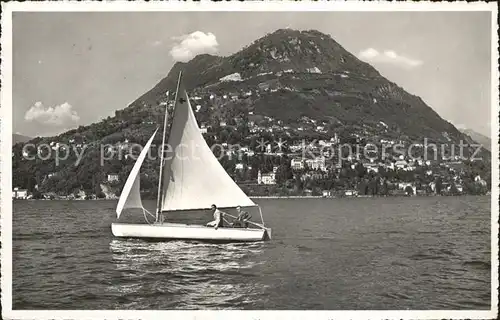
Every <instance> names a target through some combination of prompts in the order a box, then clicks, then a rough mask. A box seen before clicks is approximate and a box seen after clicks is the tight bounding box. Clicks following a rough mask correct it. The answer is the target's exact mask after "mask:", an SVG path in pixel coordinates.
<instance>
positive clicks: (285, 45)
mask: <svg viewBox="0 0 500 320" xmlns="http://www.w3.org/2000/svg"><path fill="white" fill-rule="evenodd" d="M179 71H182V72H183V79H184V81H185V85H186V89H187V90H188V91H189V96H190V98H191V100H192V106H193V108H195V109H196V110H195V111H196V113H195V115H196V118H197V121H198V122H199V123H200V125H201V126H204V125H206V129H207V133H206V134H205V139H206V140H207V142H208V143H209V144H210V145H213V144H215V143H217V144H219V145H222V144H223V143H225V142H227V143H229V144H239V145H241V146H245V147H248V149H250V150H251V151H255V156H248V158H244V159H243V161H245V164H247V165H249V166H250V165H251V167H252V169H251V172H250V174H248V177H247V178H248V179H255V178H256V176H257V170H258V169H262V171H263V172H268V171H269V170H273V166H275V165H278V164H280V163H281V162H280V161H282V160H281V159H274V158H273V159H271V160H269V159H267V158H265V157H264V156H263V154H259V152H260V151H258V150H257V149H258V148H257V147H256V146H257V145H258V141H261V140H267V141H277V140H278V139H285V140H286V142H287V145H288V146H290V145H291V144H292V143H293V144H297V143H299V142H300V141H301V140H302V139H307V140H309V141H311V140H313V139H325V140H326V139H328V140H330V138H332V137H333V136H338V137H339V140H340V142H341V143H351V142H354V143H357V142H360V140H363V141H364V142H374V143H377V144H379V145H380V142H381V141H382V139H386V140H392V141H394V142H395V141H403V142H406V143H412V142H415V143H421V144H422V143H424V138H428V139H429V141H430V142H435V143H439V142H442V143H446V144H450V143H456V144H458V143H459V142H460V140H465V141H472V139H471V138H470V137H468V136H466V135H464V134H463V133H462V132H460V131H459V130H457V129H456V128H455V127H454V126H453V125H452V124H451V123H449V122H447V121H445V120H443V119H442V118H441V117H440V116H439V115H438V114H437V113H436V112H435V111H434V110H433V109H432V108H430V107H429V106H428V105H427V104H426V103H425V102H424V101H423V100H422V99H421V98H419V97H417V96H415V95H412V94H410V93H408V92H406V91H405V90H404V89H403V88H401V87H400V86H398V85H397V84H395V83H393V82H391V81H389V80H388V79H386V78H384V77H383V76H382V75H380V73H379V72H378V71H377V70H376V69H375V68H373V67H372V66H371V65H369V64H368V63H365V62H363V61H361V60H359V59H358V58H356V57H355V56H354V55H352V54H351V53H349V52H348V51H347V50H345V49H344V48H343V47H342V46H341V45H340V44H338V43H337V42H336V41H335V40H334V39H332V38H331V37H330V36H329V35H326V34H323V33H321V32H318V31H315V30H308V31H297V30H290V29H286V30H284V29H280V30H277V31H276V32H273V33H271V34H268V35H266V36H264V37H262V38H260V39H258V40H256V41H254V42H253V43H252V44H250V45H248V46H247V47H245V48H243V49H242V50H240V51H238V52H236V53H234V54H233V55H230V56H227V57H218V56H213V55H207V54H204V55H199V56H197V57H195V58H193V59H192V60H191V61H189V62H187V63H181V62H178V63H176V64H175V65H174V66H173V67H172V69H171V70H170V72H169V74H168V75H167V76H166V77H165V78H164V79H162V80H161V81H160V82H159V83H158V84H156V85H155V86H154V87H153V88H152V89H151V90H149V91H148V92H146V93H144V94H143V95H142V96H140V97H139V98H138V99H137V100H135V101H134V102H133V103H131V104H130V105H129V106H128V107H126V108H124V109H122V110H117V111H116V112H115V116H113V117H108V118H106V119H104V120H103V121H101V122H98V123H94V124H91V125H88V126H80V127H79V128H77V129H73V130H71V131H68V132H65V133H63V134H60V135H58V136H56V137H39V138H35V139H33V140H32V142H33V143H35V144H41V143H43V144H48V145H50V146H51V147H50V148H49V150H48V151H47V152H51V153H55V152H56V150H57V149H58V148H59V146H58V144H59V145H61V144H62V145H69V150H70V151H71V152H70V153H69V155H68V156H67V157H66V158H65V159H63V160H61V161H58V162H57V161H55V160H54V159H53V158H50V157H47V158H49V160H40V159H37V161H26V159H24V156H23V153H25V151H23V150H22V146H21V145H16V146H14V150H13V160H12V161H13V173H14V174H13V184H14V185H15V186H18V187H24V188H28V189H33V186H35V185H38V186H39V189H40V190H41V191H42V192H45V191H55V192H59V193H62V194H68V193H70V192H75V191H77V190H81V189H84V190H87V191H90V192H94V191H95V193H98V192H99V191H98V189H99V185H100V184H99V183H98V182H106V180H107V179H106V177H107V175H108V174H118V175H119V181H120V182H119V184H117V185H112V187H113V188H114V189H115V190H112V191H116V192H117V193H119V191H120V190H121V187H122V186H123V183H124V182H125V180H126V177H127V175H128V173H129V172H130V170H131V168H132V166H133V164H134V161H133V160H132V159H131V158H127V157H124V156H123V153H121V151H122V150H123V148H124V147H126V146H127V145H128V144H130V143H138V144H141V145H144V144H145V143H146V141H147V140H148V139H149V137H150V135H151V134H152V133H153V131H154V130H155V129H156V128H157V127H158V126H161V125H162V123H163V117H164V113H165V108H168V109H169V111H170V112H171V108H169V107H168V106H172V105H173V101H172V100H173V98H174V95H173V94H172V93H173V92H175V90H176V83H177V79H178V75H179ZM160 144H161V135H156V137H155V140H154V142H153V147H152V154H158V153H157V152H158V150H157V149H158V148H157V147H156V146H158V145H160ZM53 150H54V152H53ZM66 150H67V149H66ZM106 150H108V151H109V150H112V151H113V150H114V151H116V152H118V154H119V155H121V157H120V158H116V156H115V157H114V158H112V159H103V152H105V154H104V155H106V154H107V152H108V151H106ZM114 151H113V152H114ZM31 152H36V149H33V150H32V151H31ZM214 152H215V151H214ZM63 154H64V153H63ZM44 157H45V156H44ZM103 160H105V161H103ZM220 161H221V164H222V165H223V166H224V168H226V170H228V172H230V174H232V175H235V174H236V172H235V164H236V159H234V158H233V159H228V157H222V158H221V160H220ZM238 161H239V160H238ZM158 165H159V159H154V160H153V159H149V158H148V159H146V161H145V162H144V165H143V168H142V170H141V175H143V176H142V178H141V188H142V189H143V190H147V192H148V194H150V195H152V197H154V196H155V195H156V186H157V180H158V177H157V176H158V174H157V172H156V169H157V168H158ZM484 167H485V168H487V167H488V166H487V165H485V166H484ZM245 174H246V173H245ZM486 176H487V175H486Z"/></svg>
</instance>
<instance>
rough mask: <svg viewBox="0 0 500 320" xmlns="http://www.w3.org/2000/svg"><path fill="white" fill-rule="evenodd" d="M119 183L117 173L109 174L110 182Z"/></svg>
mask: <svg viewBox="0 0 500 320" xmlns="http://www.w3.org/2000/svg"><path fill="white" fill-rule="evenodd" d="M118 181H120V178H119V176H118V174H116V173H111V174H108V182H118Z"/></svg>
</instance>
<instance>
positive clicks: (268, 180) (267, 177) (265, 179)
mask: <svg viewBox="0 0 500 320" xmlns="http://www.w3.org/2000/svg"><path fill="white" fill-rule="evenodd" d="M257 183H258V184H276V174H275V173H274V172H271V173H264V174H262V173H261V172H260V170H259V173H258V175H257Z"/></svg>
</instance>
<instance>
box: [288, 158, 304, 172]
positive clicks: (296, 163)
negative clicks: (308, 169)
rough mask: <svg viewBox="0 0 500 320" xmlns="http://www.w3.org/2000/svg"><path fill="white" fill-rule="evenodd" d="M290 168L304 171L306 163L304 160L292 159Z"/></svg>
mask: <svg viewBox="0 0 500 320" xmlns="http://www.w3.org/2000/svg"><path fill="white" fill-rule="evenodd" d="M290 166H291V167H292V169H293V170H302V169H304V161H302V159H292V161H290Z"/></svg>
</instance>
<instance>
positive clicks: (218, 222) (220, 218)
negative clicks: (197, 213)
mask: <svg viewBox="0 0 500 320" xmlns="http://www.w3.org/2000/svg"><path fill="white" fill-rule="evenodd" d="M212 210H213V211H214V220H213V221H210V222H209V223H207V227H214V228H215V230H217V228H219V227H220V228H222V227H224V214H225V213H224V212H222V211H220V210H219V209H217V206H216V205H215V204H213V205H212Z"/></svg>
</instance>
